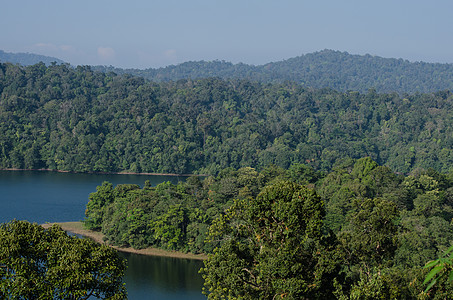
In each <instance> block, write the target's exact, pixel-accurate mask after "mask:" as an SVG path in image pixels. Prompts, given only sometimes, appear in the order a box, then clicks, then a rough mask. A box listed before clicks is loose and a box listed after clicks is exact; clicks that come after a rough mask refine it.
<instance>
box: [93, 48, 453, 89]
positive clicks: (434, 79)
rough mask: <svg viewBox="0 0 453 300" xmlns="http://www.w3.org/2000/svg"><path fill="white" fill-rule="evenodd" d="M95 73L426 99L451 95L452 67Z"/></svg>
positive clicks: (387, 62) (387, 63)
mask: <svg viewBox="0 0 453 300" xmlns="http://www.w3.org/2000/svg"><path fill="white" fill-rule="evenodd" d="M94 68H95V69H96V70H101V71H105V72H108V71H113V72H115V73H117V74H132V75H136V76H141V77H144V78H147V79H149V80H151V81H157V82H160V81H169V80H173V81H176V80H179V79H187V78H192V79H200V78H207V77H219V78H222V79H248V80H252V81H259V82H264V83H283V82H285V81H292V82H296V83H299V84H302V85H304V86H305V87H313V88H331V89H335V90H338V91H342V92H346V91H349V90H353V91H360V92H362V93H364V92H367V91H368V89H370V88H373V89H376V90H377V91H378V92H385V93H390V92H397V93H415V92H421V93H429V92H436V91H439V90H450V91H451V90H453V64H440V63H425V62H410V61H408V60H403V59H395V58H382V57H379V56H372V55H369V54H367V55H352V54H349V53H347V52H340V51H333V50H323V51H319V52H315V53H309V54H305V55H301V56H298V57H294V58H290V59H287V60H283V61H278V62H272V63H268V64H265V65H259V66H253V65H247V64H244V63H239V64H232V63H230V62H225V61H192V62H185V63H182V64H178V65H174V66H168V67H165V68H158V69H152V68H151V69H145V70H139V69H119V68H114V67H105V66H96V67H94Z"/></svg>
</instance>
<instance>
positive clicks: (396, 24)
mask: <svg viewBox="0 0 453 300" xmlns="http://www.w3.org/2000/svg"><path fill="white" fill-rule="evenodd" d="M0 9H1V11H2V16H1V18H0V50H4V51H7V52H31V53H37V54H42V55H49V56H54V57H57V58H60V59H63V60H65V61H67V62H69V63H71V64H73V65H114V66H118V67H123V68H124V67H130V68H141V69H144V68H156V67H162V66H167V65H171V64H177V63H181V62H185V61H193V60H208V61H209V60H216V59H218V60H226V61H231V62H233V63H238V62H243V63H247V64H254V65H260V64H265V63H267V62H271V61H279V60H284V59H288V58H291V57H295V56H299V55H302V54H306V53H311V52H315V51H320V50H323V49H332V50H340V51H347V52H349V53H351V54H371V55H378V56H382V57H394V58H404V59H408V60H410V61H427V62H440V63H453V18H452V17H451V13H452V12H453V1H446V0H432V1H427V0H424V1H419V0H412V1H408V0H392V1H390V0H381V1H368V0H360V1H359V0H357V1H352V0H343V1H340V0H317V1H314V0H313V1H303V0H299V1H295V0H278V1H277V0H275V1H270V0H224V1H220V0H190V1H188V0H148V1H145V0H128V1H125V0H124V1H119V0H41V1H36V0H28V1H24V0H3V1H2V3H0Z"/></svg>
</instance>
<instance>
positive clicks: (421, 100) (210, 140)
mask: <svg viewBox="0 0 453 300" xmlns="http://www.w3.org/2000/svg"><path fill="white" fill-rule="evenodd" d="M451 111H453V95H452V94H451V93H450V92H448V91H444V92H436V93H432V94H420V93H416V94H412V95H405V96H400V95H398V94H396V93H392V94H379V93H376V92H375V91H369V92H367V93H365V94H360V93H358V92H344V93H343V92H338V91H334V90H330V89H308V88H305V87H304V86H302V85H297V84H295V83H286V84H277V83H274V84H264V83H257V82H252V81H248V80H228V81H227V80H221V79H212V78H211V79H202V80H196V81H194V80H181V81H177V82H162V83H152V82H151V83H150V82H146V81H145V80H144V79H142V78H138V77H133V76H130V75H121V76H120V75H116V74H114V73H101V72H94V71H92V70H91V69H90V68H89V67H77V68H75V69H74V68H71V67H70V66H68V65H53V66H49V67H46V66H45V65H44V64H42V63H41V64H37V65H33V66H29V67H20V66H17V65H12V64H0V132H1V134H0V168H27V169H36V168H46V169H57V170H67V171H81V172H85V171H134V172H159V173H180V174H181V173H204V174H216V173H217V172H219V171H220V170H222V169H224V168H226V167H233V168H236V169H237V168H239V167H255V168H257V169H262V168H264V167H266V166H268V165H270V164H275V165H277V166H280V167H283V168H288V167H289V166H290V165H291V164H293V163H298V162H306V163H309V164H310V165H311V166H313V167H314V168H315V169H321V170H329V169H331V167H332V166H334V165H335V164H337V163H338V162H340V161H342V160H344V159H345V158H348V157H351V158H360V157H365V156H370V157H371V158H372V159H373V160H375V161H377V162H378V163H379V164H382V165H388V166H389V167H391V168H392V169H393V170H394V171H397V172H402V173H408V172H410V171H411V170H414V169H415V168H419V167H421V168H425V169H428V168H434V169H436V170H438V171H441V172H446V171H449V170H450V168H451V166H452V165H453V150H452V149H453V124H452V123H453V118H452V117H451Z"/></svg>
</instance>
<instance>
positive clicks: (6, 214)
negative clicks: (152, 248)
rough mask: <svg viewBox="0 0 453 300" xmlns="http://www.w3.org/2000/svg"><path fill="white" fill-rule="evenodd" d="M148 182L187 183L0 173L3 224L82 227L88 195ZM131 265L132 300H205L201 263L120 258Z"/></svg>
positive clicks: (126, 279)
mask: <svg viewBox="0 0 453 300" xmlns="http://www.w3.org/2000/svg"><path fill="white" fill-rule="evenodd" d="M145 180H149V181H150V182H151V184H152V185H153V186H154V185H157V184H159V183H161V182H164V181H170V182H172V183H175V184H176V183H177V182H178V181H179V180H185V177H175V176H159V175H153V176H148V175H123V174H118V175H116V174H112V175H110V174H108V175H106V174H73V173H57V172H44V171H43V172H41V171H0V205H1V210H0V223H4V222H8V221H10V220H12V219H17V220H27V221H30V222H36V223H39V224H42V223H46V222H67V221H80V220H83V218H84V212H85V206H86V204H87V202H88V196H89V194H90V193H92V192H95V191H96V186H98V185H101V184H102V182H103V181H109V182H111V183H112V184H113V185H117V184H120V183H135V184H138V185H140V186H141V187H143V185H144V183H145ZM121 255H122V256H123V257H125V258H126V259H127V261H128V268H127V271H126V275H125V277H124V282H125V283H126V288H127V291H128V297H129V299H132V300H134V299H188V300H192V299H194V300H195V299H206V297H205V296H204V295H203V294H202V293H201V289H202V286H203V280H202V278H201V276H200V274H198V270H199V269H200V268H201V267H202V265H203V263H202V262H201V261H197V260H190V259H179V258H168V257H153V256H142V255H136V254H126V253H121Z"/></svg>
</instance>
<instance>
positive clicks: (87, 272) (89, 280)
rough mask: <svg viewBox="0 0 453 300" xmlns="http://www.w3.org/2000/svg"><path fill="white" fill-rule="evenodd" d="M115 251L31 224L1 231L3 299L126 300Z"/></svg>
mask: <svg viewBox="0 0 453 300" xmlns="http://www.w3.org/2000/svg"><path fill="white" fill-rule="evenodd" d="M125 267H126V265H125V261H124V260H123V259H121V258H120V257H119V256H118V254H117V253H116V251H115V250H113V249H111V248H109V247H107V246H104V245H98V244H96V243H95V242H93V241H91V240H89V239H80V238H77V237H75V236H69V235H68V234H67V233H66V232H65V231H63V230H62V229H61V228H60V227H58V226H52V227H51V228H49V229H44V228H43V227H42V226H40V225H38V224H31V223H29V222H26V221H12V222H10V223H6V224H2V225H1V226H0V298H2V299H18V300H19V299H80V300H82V299H88V298H90V297H96V298H98V299H125V298H126V290H125V287H124V285H123V283H122V276H123V274H124V270H125Z"/></svg>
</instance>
